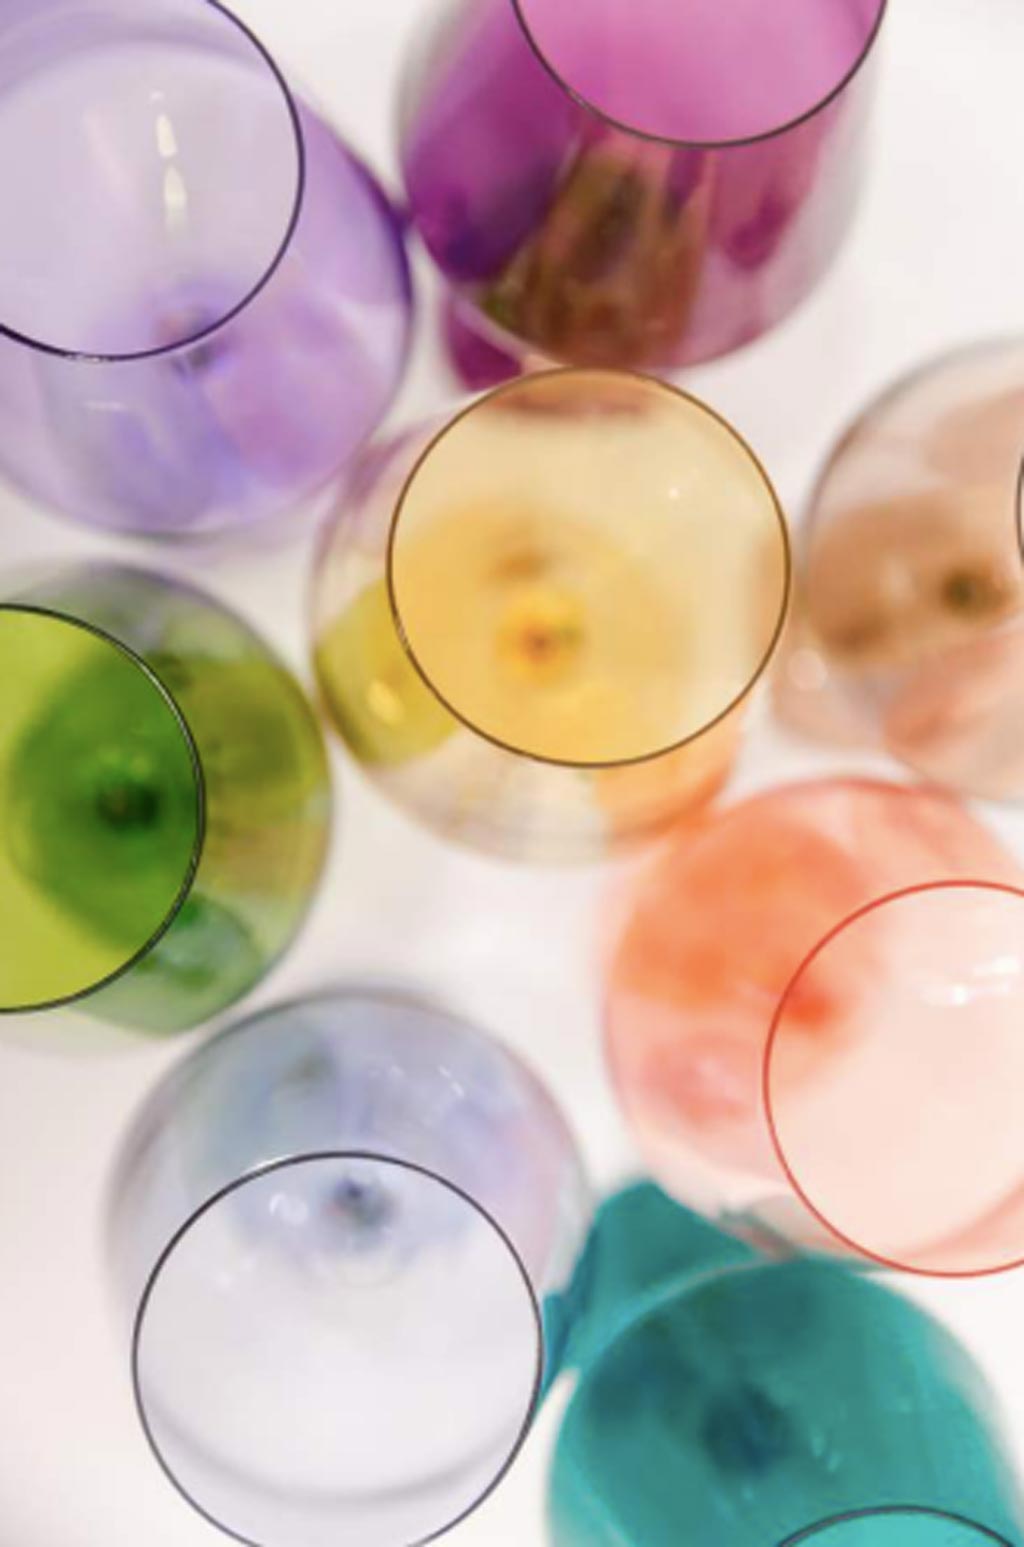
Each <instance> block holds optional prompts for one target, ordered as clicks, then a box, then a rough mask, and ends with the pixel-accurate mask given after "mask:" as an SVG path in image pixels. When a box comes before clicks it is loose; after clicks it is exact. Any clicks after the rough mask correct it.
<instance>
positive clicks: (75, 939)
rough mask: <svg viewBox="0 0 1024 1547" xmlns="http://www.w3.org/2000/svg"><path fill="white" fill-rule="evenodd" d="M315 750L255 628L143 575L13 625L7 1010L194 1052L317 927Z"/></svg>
mask: <svg viewBox="0 0 1024 1547" xmlns="http://www.w3.org/2000/svg"><path fill="white" fill-rule="evenodd" d="M329 825H330V789H329V779H328V770H327V763H326V757H325V752H324V747H323V741H322V738H321V735H320V731H319V729H318V727H317V724H316V721H315V719H314V717H313V714H312V711H311V709H310V708H309V706H308V704H307V702H306V700H305V697H304V696H303V693H302V691H301V689H300V688H299V686H298V684H297V683H296V682H295V681H294V679H293V678H292V677H291V675H290V674H289V672H288V671H287V670H286V669H285V668H284V667H283V666H282V665H281V664H280V663H279V662H278V661H277V660H276V659H275V658H274V656H273V655H272V654H271V653H270V652H269V650H268V649H267V647H266V645H265V644H264V643H263V641H262V640H261V639H260V638H259V637H258V635H256V634H255V633H254V632H253V631H252V630H251V629H250V628H249V627H248V626H247V625H246V624H245V623H243V622H242V621H241V619H239V618H238V617H236V616H235V615H234V614H233V613H231V612H229V611H227V610H226V609H225V608H223V607H222V606H221V605H220V604H219V603H216V602H214V601H213V600H212V599H211V598H209V597H207V596H206V595H204V594H203V593H201V592H199V591H197V590H195V589H193V588H191V587H189V586H185V585H182V584H180V583H178V582H172V581H170V580H167V579H164V578H162V577H159V576H156V575H153V574H150V573H148V572H146V571H143V570H137V569H128V568H123V567H115V566H80V567H75V568H71V569H67V570H64V571H63V572H61V573H60V574H59V575H58V576H56V577H54V578H53V579H51V580H50V581H48V582H47V583H45V584H42V585H37V586H35V587H34V588H33V589H32V590H31V591H30V592H28V593H25V594H22V595H20V596H19V597H18V598H17V600H16V601H13V602H10V603H8V604H6V605H4V606H2V607H0V1009H2V1010H4V1011H39V1010H44V1009H51V1010H55V1009H59V1008H62V1007H65V1008H66V1007H69V1006H70V1005H72V1004H74V1005H75V1006H76V1008H77V1009H79V1010H81V1011H83V1012H84V1013H85V1014H86V1015H87V1016H88V1017H89V1018H90V1019H91V1020H98V1021H102V1022H107V1023H111V1024H114V1025H119V1026H129V1027H133V1028H137V1029H139V1030H143V1031H153V1032H167V1031H175V1030H181V1029H184V1028H186V1027H189V1026H194V1025H197V1024H199V1022H201V1021H203V1020H205V1019H207V1018H208V1017H210V1016H212V1015H214V1014H216V1013H218V1012H219V1011H221V1010H223V1009H224V1008H226V1007H227V1006H228V1005H229V1004H231V1003H233V1002H234V1001H235V1000H237V999H238V998H240V997H241V996H242V995H243V994H245V993H246V992H247V991H248V990H249V989H250V988H252V987H253V986H254V984H255V983H256V982H257V981H258V979H259V978H261V977H262V976H263V974H264V973H265V972H266V971H267V970H268V968H269V967H270V966H271V965H272V963H273V962H274V961H275V960H276V959H277V958H278V957H279V956H280V954H281V953H282V952H283V951H284V949H285V948H286V947H287V945H288V944H289V942H290V940H291V939H292V937H293V936H294V934H295V933H296V931H297V929H298V927H299V925H300V924H301V922H302V919H303V917H304V916H305V913H306V910H307V908H308V905H309V903H310V901H311V899H312V896H313V893H314V891H315V887H316V884H317V881H318V879H319V875H320V871H321V868H322V864H323V860H324V857H325V852H326V845H327V841H328V836H329Z"/></svg>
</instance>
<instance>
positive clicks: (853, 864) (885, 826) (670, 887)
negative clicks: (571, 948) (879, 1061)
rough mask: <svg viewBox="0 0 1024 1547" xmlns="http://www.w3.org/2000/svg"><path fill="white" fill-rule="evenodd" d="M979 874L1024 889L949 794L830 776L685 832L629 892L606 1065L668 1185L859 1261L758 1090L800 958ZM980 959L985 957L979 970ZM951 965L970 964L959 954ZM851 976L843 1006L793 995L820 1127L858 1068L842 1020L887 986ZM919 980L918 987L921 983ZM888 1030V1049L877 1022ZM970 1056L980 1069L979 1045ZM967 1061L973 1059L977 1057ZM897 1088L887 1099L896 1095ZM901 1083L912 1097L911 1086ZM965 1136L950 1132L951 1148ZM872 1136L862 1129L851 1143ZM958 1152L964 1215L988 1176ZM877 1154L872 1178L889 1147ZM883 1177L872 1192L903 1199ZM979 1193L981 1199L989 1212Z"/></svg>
mask: <svg viewBox="0 0 1024 1547" xmlns="http://www.w3.org/2000/svg"><path fill="white" fill-rule="evenodd" d="M979 877H981V878H985V879H987V880H989V881H992V882H998V883H1001V884H1004V885H1007V886H1010V887H1017V886H1024V871H1022V870H1021V868H1020V866H1019V864H1018V862H1017V860H1016V859H1015V858H1014V857H1013V856H1012V855H1011V854H1010V853H1008V852H1007V851H1006V850H1005V849H1004V848H1003V847H1002V845H1001V844H1000V843H999V842H998V841H997V839H996V838H995V837H993V836H992V835H991V834H990V833H989V832H988V831H987V830H986V829H985V828H984V827H983V826H982V825H981V824H980V823H979V822H978V821H977V820H976V819H975V818H974V817H973V816H972V815H971V814H970V813H969V812H968V811H967V810H966V809H965V808H964V807H963V806H961V805H960V804H959V803H958V802H957V801H956V800H955V799H954V798H953V797H952V796H949V795H946V794H944V793H942V792H941V791H938V790H935V789H933V788H915V787H912V786H910V787H908V786H902V785H896V784H887V783H884V782H882V781H878V780H867V779H821V780H815V781H810V782H807V783H803V782H801V783H796V784H788V785H782V786H779V787H777V788H774V789H771V790H768V791H766V792H763V793H761V794H759V795H755V796H753V797H752V798H749V799H746V800H742V801H739V802H737V803H735V804H733V805H730V806H725V807H719V808H716V809H713V810H710V811H707V812H704V813H701V814H699V815H697V816H694V817H693V818H692V819H691V820H690V821H689V822H687V823H686V824H685V826H683V827H682V828H681V829H680V831H679V833H678V834H677V835H676V836H675V837H674V838H673V839H672V842H671V844H670V846H668V847H667V848H666V849H665V850H664V851H663V852H662V853H660V854H659V855H658V856H657V857H656V859H655V860H654V862H653V863H652V865H651V867H650V870H649V871H648V873H647V874H646V875H644V876H642V877H641V879H640V881H639V883H638V884H637V886H636V889H635V891H634V890H631V891H630V892H629V894H628V895H627V897H626V898H625V901H624V904H623V913H624V917H623V920H622V923H621V925H620V926H619V927H618V928H617V929H616V932H615V939H614V944H613V949H612V951H611V953H610V960H609V963H608V969H607V987H606V1008H605V1038H606V1051H607V1056H608V1060H609V1066H610V1069H611V1073H612V1077H613V1080H614V1082H615V1086H616V1089H617V1092H618V1095H619V1099H620V1101H621V1103H622V1106H623V1111H624V1113H625V1116H626V1118H627V1120H628V1122H629V1123H630V1126H631V1127H632V1130H633V1133H634V1136H635V1138H636V1139H637V1141H638V1143H639V1145H640V1148H641V1150H642V1152H643V1154H644V1156H645V1159H646V1160H647V1163H648V1164H649V1166H650V1167H651V1169H652V1171H653V1172H654V1174H655V1176H656V1177H657V1179H658V1180H659V1181H660V1182H661V1183H662V1185H663V1186H664V1187H665V1188H666V1189H667V1190H668V1191H669V1192H671V1193H672V1194H673V1195H674V1196H676V1197H677V1198H679V1199H680V1200H681V1201H682V1202H684V1203H687V1204H689V1205H691V1206H692V1207H694V1208H697V1209H699V1210H700V1211H701V1212H703V1213H705V1214H707V1215H708V1216H709V1217H710V1218H712V1219H717V1220H718V1221H719V1222H722V1223H725V1224H727V1225H729V1227H730V1228H733V1229H735V1230H737V1231H738V1232H740V1233H741V1234H746V1235H748V1236H749V1237H750V1238H751V1239H753V1240H755V1241H756V1242H763V1243H765V1244H767V1245H774V1246H777V1245H778V1244H779V1242H784V1243H797V1244H800V1245H803V1246H811V1247H813V1248H815V1249H820V1250H824V1251H846V1250H848V1249H850V1248H848V1247H846V1246H845V1245H844V1243H842V1242H841V1241H840V1240H839V1238H838V1237H837V1236H836V1234H835V1232H834V1231H832V1230H830V1229H828V1228H827V1227H826V1226H825V1225H824V1224H823V1223H822V1222H821V1221H820V1220H819V1219H818V1218H817V1217H816V1216H815V1215H814V1214H813V1213H812V1211H811V1210H810V1209H809V1208H808V1207H807V1206H806V1205H805V1203H804V1202H803V1201H802V1200H801V1199H800V1197H799V1195H798V1194H797V1192H796V1190H795V1189H794V1187H793V1185H792V1182H791V1180H790V1178H789V1176H788V1175H787V1173H786V1171H785V1168H784V1167H783V1165H782V1164H781V1162H780V1159H779V1156H778V1154H777V1152H776V1148H775V1144H774V1142H773V1138H772V1133H771V1128H770V1125H769V1122H768V1119H767V1113H766V1109H765V1100H764V1089H763V1074H764V1063H765V1052H766V1048H767V1046H768V1041H769V1036H770V1033H771V1028H772V1023H773V1020H774V1018H775V1015H776V1012H777V1010H778V1007H779V1003H780V1001H781V1000H782V998H783V995H784V994H785V992H786V988H787V984H789V983H790V982H791V980H792V979H793V978H794V975H795V974H796V973H797V972H798V969H799V968H800V965H801V963H802V962H803V961H804V959H805V958H806V957H807V956H808V955H809V954H810V953H811V952H812V951H813V950H814V949H815V947H816V946H818V944H819V943H820V941H821V940H822V939H824V938H825V937H826V936H827V935H828V934H829V932H830V931H831V930H833V929H835V928H836V927H837V926H838V925H840V924H842V923H843V921H844V920H845V919H847V918H849V917H850V916H851V914H854V913H855V912H856V911H857V910H858V909H860V908H864V907H867V906H869V905H870V904H872V903H874V902H876V901H877V900H878V899H879V898H880V897H883V896H886V895H887V894H889V893H892V892H895V891H899V890H902V889H905V888H907V887H913V886H918V885H923V884H928V883H935V882H946V881H963V882H970V881H973V880H975V879H976V878H979ZM967 939H970V940H971V941H972V942H973V943H974V944H978V943H979V942H978V939H977V936H976V935H971V936H967V937H965V949H966V942H967ZM936 944H938V941H936ZM894 949H895V946H894ZM985 960H986V958H985V957H980V958H979V965H978V970H979V971H980V970H981V968H982V967H983V966H984V962H985ZM893 961H895V962H898V954H897V956H896V957H894V958H893ZM1013 961H1016V957H1014V958H1013ZM950 962H951V963H956V962H957V957H956V954H955V950H953V951H952V952H951V955H950ZM844 965H845V966H846V967H847V968H848V973H847V976H846V977H845V978H844V979H843V982H842V985H841V987H842V991H843V996H846V997H837V995H838V993H839V985H838V984H830V985H829V987H828V989H827V990H826V989H825V987H824V986H823V987H822V991H821V992H817V991H812V989H811V987H808V988H807V990H806V991H804V990H802V989H801V988H800V986H799V985H797V987H796V988H795V989H794V990H793V994H792V998H791V1001H790V1013H791V1016H792V1032H793V1039H792V1042H793V1048H794V1050H795V1052H794V1056H797V1055H799V1056H800V1057H803V1058H805V1059H806V1062H807V1068H806V1070H801V1071H798V1072H800V1073H801V1075H802V1077H803V1079H804V1081H805V1085H804V1086H800V1089H801V1090H803V1089H804V1088H805V1087H806V1092H807V1110H808V1114H809V1117H808V1120H810V1118H811V1117H812V1116H813V1118H814V1120H815V1121H817V1120H818V1119H819V1118H821V1119H822V1120H823V1121H824V1120H825V1113H826V1110H827V1111H829V1112H831V1113H832V1116H833V1120H834V1113H835V1100H837V1099H838V1100H839V1101H840V1102H841V1100H842V1099H843V1098H842V1097H841V1096H837V1095H836V1092H837V1091H839V1090H840V1089H845V1086H844V1085H843V1080H844V1079H845V1078H846V1077H847V1073H848V1065H849V1061H850V1057H851V1054H850V1051H849V1049H848V1048H847V1046H846V1040H845V1033H844V1031H843V1029H842V1028H843V1025H844V1022H843V1019H842V1015H841V1010H842V1008H843V1006H844V1005H845V1004H846V1003H847V1002H848V1000H852V1001H854V1002H856V1003H857V1004H858V1005H860V1004H861V1002H863V1003H864V1004H865V1005H866V1004H867V1003H868V1001H869V998H870V996H871V994H872V993H873V992H875V991H876V989H877V988H878V983H877V982H876V977H875V974H876V971H877V968H876V965H875V964H874V963H873V962H871V961H869V960H867V959H864V960H861V959H858V960H857V961H856V962H854V961H853V960H852V959H851V960H850V961H848V962H847V961H845V960H844ZM1004 966H1005V964H1004ZM893 970H894V971H895V968H894V969H893ZM1018 970H1019V965H1018ZM1005 974H1006V975H1005V977H1004V978H1000V977H998V976H997V977H994V978H993V979H992V980H991V983H990V989H991V992H992V994H993V995H996V996H998V994H999V993H1002V992H1005V993H1007V994H1009V993H1010V991H1011V987H1012V983H1013V967H1012V965H1010V966H1006V967H1005ZM880 981H884V980H880ZM910 982H911V983H917V982H918V979H917V978H916V977H914V976H913V974H912V973H911V976H910ZM906 991H907V992H908V993H909V992H910V988H909V987H908V988H907V990H906ZM922 991H923V988H922ZM971 1013H977V1014H980V1013H981V1012H980V1011H974V1012H971ZM887 1024H888V1023H887ZM918 1024H920V1023H918ZM958 1025H959V1023H958ZM878 1033H879V1038H880V1039H881V1037H882V1031H881V1027H879V1028H878ZM907 1033H908V1035H909V1034H910V1028H909V1027H908V1028H907ZM986 1045H987V1044H986ZM975 1053H976V1055H977V1056H978V1057H979V1059H980V1058H981V1051H980V1049H976V1050H975ZM960 1056H961V1059H962V1060H963V1059H967V1058H969V1057H970V1056H972V1055H971V1054H970V1052H969V1050H967V1049H964V1050H962V1052H961V1054H960ZM993 1056H994V1057H995V1056H996V1050H995V1049H993ZM812 1071H813V1080H812V1078H811V1074H812ZM794 1080H796V1074H794ZM794 1088H796V1086H794ZM895 1089H896V1087H895V1086H892V1087H890V1088H889V1089H888V1090H887V1092H886V1093H885V1096H884V1103H889V1102H891V1101H894V1100H895ZM901 1089H902V1093H903V1096H904V1098H905V1097H906V1096H907V1086H906V1084H904V1085H903V1086H902V1087H901ZM863 1090H864V1087H863V1083H861V1084H860V1085H859V1086H856V1087H855V1086H852V1085H851V1088H850V1090H849V1092H848V1095H849V1099H850V1101H851V1102H856V1100H857V1099H858V1098H859V1096H860V1095H863ZM925 1091H926V1087H922V1091H921V1093H920V1098H919V1099H920V1102H921V1104H922V1106H923V1104H924V1101H925V1100H926V1094H925ZM876 1094H878V1092H877V1090H876ZM829 1100H831V1101H832V1102H833V1105H832V1106H831V1107H829V1106H828V1101H829ZM879 1100H880V1101H882V1100H883V1098H882V1096H881V1095H880V1096H879ZM819 1103H820V1104H819ZM940 1104H941V1098H937V1103H936V1107H935V1110H934V1111H933V1112H932V1113H931V1114H929V1115H928V1116H927V1117H926V1116H925V1115H924V1114H923V1113H922V1111H921V1110H915V1111H909V1110H908V1109H907V1108H906V1107H904V1109H903V1115H904V1118H905V1120H907V1121H908V1122H909V1123H910V1125H911V1127H912V1128H914V1127H915V1126H916V1124H917V1122H918V1121H921V1122H927V1124H929V1125H931V1124H933V1123H937V1124H940V1126H941V1123H940V1119H939V1116H938V1106H939V1105H940ZM812 1108H813V1112H812ZM886 1114H887V1115H886V1116H885V1118H884V1119H883V1116H882V1113H881V1111H880V1112H879V1115H878V1119H877V1120H878V1122H879V1123H880V1124H882V1123H883V1122H890V1121H891V1122H893V1123H895V1122H896V1118H895V1116H894V1111H893V1108H892V1107H891V1106H889V1105H887V1106H886ZM964 1121H966V1119H964ZM872 1122H874V1118H872ZM935 1131H936V1130H935V1129H934V1128H933V1127H931V1126H929V1127H927V1128H926V1129H925V1132H926V1134H933V1133H934V1132H935ZM957 1131H958V1130H957V1129H956V1126H955V1124H954V1125H953V1126H951V1128H950V1131H949V1132H950V1136H952V1135H953V1134H954V1133H956V1132H957ZM1003 1137H1004V1139H1005V1132H1004V1135H1003ZM863 1138H864V1134H863V1131H861V1132H860V1133H859V1134H858V1135H856V1136H854V1135H850V1140H849V1142H850V1144H851V1145H852V1144H854V1143H855V1142H857V1141H858V1140H863ZM993 1140H994V1136H993ZM836 1142H837V1144H839V1143H840V1142H842V1141H841V1140H840V1139H839V1137H838V1136H837V1138H836ZM936 1142H938V1141H936ZM949 1142H950V1145H951V1149H950V1156H949V1163H950V1164H951V1162H952V1157H953V1155H954V1154H956V1155H957V1156H958V1157H959V1160H960V1161H962V1162H963V1175H962V1176H961V1177H960V1179H959V1181H958V1183H957V1188H956V1193H955V1197H956V1198H957V1199H958V1200H959V1201H958V1202H956V1203H954V1202H953V1201H952V1199H951V1202H950V1207H951V1208H954V1209H955V1208H959V1207H961V1206H964V1207H966V1204H965V1203H964V1200H965V1199H966V1198H967V1196H968V1195H969V1194H970V1190H971V1187H972V1186H973V1185H975V1182H974V1181H972V1177H973V1174H974V1173H973V1172H972V1167H971V1163H970V1160H969V1159H968V1158H967V1157H965V1155H964V1153H963V1151H962V1149H959V1148H957V1147H956V1145H955V1144H954V1142H953V1138H952V1137H950V1139H949ZM869 1147H870V1148H871V1156H865V1157H864V1164H865V1165H866V1166H869V1165H871V1164H872V1163H873V1158H874V1157H877V1156H880V1155H881V1153H882V1151H881V1147H880V1146H869ZM926 1147H927V1146H926ZM934 1148H935V1146H934V1145H932V1147H931V1149H929V1153H933V1152H934ZM947 1169H948V1167H947ZM881 1177H882V1173H879V1174H878V1175H877V1176H876V1178H875V1182H876V1183H877V1185H879V1186H882V1187H888V1186H890V1185H892V1186H893V1187H894V1188H895V1186H896V1184H895V1182H894V1181H893V1179H892V1178H890V1177H888V1176H886V1178H885V1180H884V1182H883V1181H882V1180H881ZM975 1180H976V1184H977V1187H978V1188H979V1189H980V1190H983V1189H984V1188H985V1186H987V1185H989V1184H991V1183H992V1180H993V1179H992V1174H991V1167H990V1170H989V1175H988V1177H987V1178H986V1177H984V1176H983V1175H982V1174H981V1173H980V1172H979V1174H978V1176H977V1178H976V1179H975ZM922 1185H923V1184H922ZM980 1196H981V1192H980V1191H979V1192H977V1193H975V1194H974V1198H975V1201H976V1202H977V1200H978V1198H979V1197H980Z"/></svg>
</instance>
